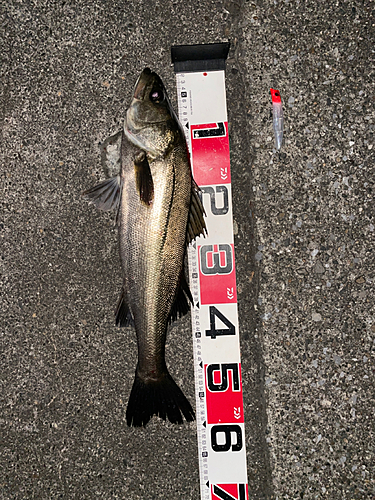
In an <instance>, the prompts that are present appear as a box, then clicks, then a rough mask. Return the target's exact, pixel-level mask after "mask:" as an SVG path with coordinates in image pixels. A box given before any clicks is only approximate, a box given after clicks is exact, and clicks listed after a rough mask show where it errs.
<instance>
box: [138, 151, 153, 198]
mask: <svg viewBox="0 0 375 500" xmlns="http://www.w3.org/2000/svg"><path fill="white" fill-rule="evenodd" d="M134 172H135V183H136V186H137V191H138V193H139V198H140V200H141V202H142V203H144V204H145V205H151V203H152V200H153V199H154V182H153V180H152V175H151V170H150V165H149V163H148V160H147V156H146V153H145V152H144V151H141V152H140V153H139V154H137V156H136V157H135V160H134Z"/></svg>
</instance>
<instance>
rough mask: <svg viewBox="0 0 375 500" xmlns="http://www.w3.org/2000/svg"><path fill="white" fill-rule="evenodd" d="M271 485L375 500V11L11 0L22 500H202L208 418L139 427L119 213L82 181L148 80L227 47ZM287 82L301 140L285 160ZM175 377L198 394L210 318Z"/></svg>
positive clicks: (13, 351)
mask: <svg viewBox="0 0 375 500" xmlns="http://www.w3.org/2000/svg"><path fill="white" fill-rule="evenodd" d="M227 40H229V41H230V42H231V50H230V54H229V59H228V62H227V73H226V75H227V77H226V83H227V98H228V114H229V125H230V140H231V168H232V189H233V198H234V199H233V212H234V220H235V232H236V235H235V250H236V266H237V285H238V301H239V319H240V331H241V354H242V375H243V385H244V403H245V419H246V445H247V459H248V474H249V492H250V498H252V499H259V500H260V499H279V500H283V499H301V498H303V499H328V498H329V499H340V500H341V499H348V500H349V499H350V500H351V499H371V498H375V475H374V463H375V460H374V458H375V457H374V388H373V385H374V384H373V382H374V369H375V366H374V348H375V346H374V336H375V318H374V298H373V295H374V292H373V281H374V278H375V277H374V257H373V247H374V239H375V238H374V229H375V223H374V218H373V216H374V207H373V196H374V189H375V188H374V166H373V165H374V140H373V139H374V118H375V116H374V95H375V93H374V77H375V72H374V2H373V1H370V0H367V1H366V0H365V1H337V2H335V1H328V2H312V1H310V2H304V1H298V0H296V1H292V0H290V1H269V0H264V1H261V0H258V1H249V2H247V1H246V2H243V1H238V2H229V1H225V2H221V1H209V0H203V1H202V2H199V3H195V2H194V3H193V2H188V3H186V2H182V1H174V2H172V1H163V2H158V1H154V0H149V1H148V2H135V1H129V2H106V1H103V2H97V3H94V2H79V1H78V2H69V1H67V2H51V1H48V2H47V1H45V2H42V1H31V0H29V1H16V0H13V1H10V2H4V1H3V2H1V45H0V54H1V69H0V71H1V86H0V106H1V112H0V119H1V133H2V138H1V167H0V177H1V197H0V204H1V209H0V237H1V246H0V250H1V252H0V256H1V259H0V269H1V311H2V315H1V323H0V343H1V351H0V352H1V364H0V383H1V392H0V470H1V474H0V497H1V498H2V499H33V498H35V499H54V498H64V499H65V498H66V499H86V498H87V499H90V498H103V499H112V498H120V499H123V498H128V499H131V500H137V499H143V500H152V499H176V500H177V499H184V500H188V499H194V500H195V499H199V476H198V460H197V443H196V429H195V424H194V423H192V424H185V425H183V426H173V425H172V424H169V423H164V422H162V421H161V420H160V419H156V418H154V419H153V420H152V421H151V422H150V423H149V424H148V426H147V427H146V429H129V428H128V427H127V426H126V422H125V410H126V404H127V398H128V395H129V393H130V389H131V385H132V382H133V375H134V368H135V363H136V339H135V334H134V332H132V331H130V330H124V329H118V328H116V326H115V325H114V317H113V311H114V307H115V305H116V302H117V299H118V295H119V292H120V287H121V274H120V262H119V257H118V248H117V234H116V228H115V226H114V220H113V216H112V215H111V214H106V213H100V212H98V211H96V210H95V209H94V207H92V206H89V205H87V204H86V203H85V202H84V201H83V200H82V199H81V196H80V193H81V191H83V190H84V189H87V188H88V187H90V186H92V185H93V184H95V183H96V182H97V181H99V180H101V179H103V178H104V177H105V173H106V172H105V171H104V170H103V166H102V164H101V149H100V146H101V144H103V141H104V140H105V139H106V138H107V137H108V136H110V135H111V134H113V133H114V132H116V131H117V130H119V129H120V128H121V126H122V121H123V118H124V113H125V110H126V108H127V105H128V104H129V102H130V97H131V91H132V88H133V85H134V82H135V80H136V78H137V76H138V74H139V73H140V71H141V70H142V69H143V68H144V67H145V66H149V67H151V68H152V69H153V70H155V71H157V72H158V73H159V74H160V76H161V77H162V79H163V80H164V83H165V84H166V86H167V88H168V89H169V94H170V97H171V98H172V100H173V102H174V103H176V99H175V77H174V73H173V69H172V67H171V65H170V47H171V45H173V44H196V43H211V42H221V41H227ZM270 87H275V88H278V89H279V90H280V92H281V96H282V100H283V105H284V116H285V132H284V137H285V141H284V144H283V147H282V150H281V152H280V153H277V152H276V151H275V150H274V145H273V133H272V117H271V101H270V94H269V89H270ZM167 356H168V357H167V359H168V364H169V366H170V370H171V372H172V374H173V376H174V378H175V379H176V381H177V382H178V384H179V385H180V386H181V387H182V388H183V390H184V392H185V394H186V395H187V396H188V397H189V399H190V401H194V385H193V364H192V342H191V330H190V317H186V318H184V319H182V320H180V321H179V322H177V323H175V324H174V325H173V327H172V328H171V329H170V332H169V337H168V345H167Z"/></svg>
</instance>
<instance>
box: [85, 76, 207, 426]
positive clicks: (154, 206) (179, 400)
mask: <svg viewBox="0 0 375 500" xmlns="http://www.w3.org/2000/svg"><path fill="white" fill-rule="evenodd" d="M119 144H120V146H119V154H120V156H121V158H120V160H121V172H120V174H119V175H116V176H114V177H113V178H111V179H108V180H106V181H104V182H102V183H100V184H99V185H98V186H95V187H94V188H92V189H89V190H88V191H86V192H85V193H83V194H84V195H85V197H86V198H88V199H89V200H90V201H91V202H93V203H94V204H95V205H96V206H97V207H98V208H100V209H102V210H110V209H112V208H115V209H117V222H118V229H119V242H120V257H121V263H122V269H123V273H124V281H123V289H122V292H121V296H120V300H119V302H118V305H117V309H116V324H117V325H119V326H128V325H134V326H135V330H136V333H137V343H138V364H137V368H136V372H135V380H134V384H133V388H132V391H131V394H130V398H129V402H128V407H127V411H126V420H127V423H128V425H129V426H131V425H133V426H145V425H146V424H147V422H148V421H149V420H150V419H151V417H152V416H153V415H158V416H159V417H161V418H162V419H164V420H165V419H166V417H168V419H169V420H170V421H171V422H172V423H182V422H183V418H182V415H183V416H184V417H185V419H186V420H187V421H192V420H194V411H193V409H192V407H191V405H190V403H189V401H188V400H187V399H186V397H185V396H184V394H183V393H182V391H181V389H180V388H179V387H178V386H177V384H176V383H175V382H174V380H173V378H172V377H171V375H170V374H169V372H168V369H167V366H166V362H165V341H166V333H167V326H168V323H170V322H171V321H174V320H175V319H177V318H178V317H180V316H182V315H184V314H186V313H187V312H188V311H189V302H192V300H193V299H192V296H191V293H190V290H189V287H188V284H187V281H186V277H185V274H184V257H185V253H186V248H187V245H188V244H189V243H190V242H191V241H192V240H194V239H195V238H196V237H197V236H199V235H201V234H203V235H204V234H206V232H207V230H206V225H205V221H204V209H203V205H202V202H201V199H200V197H199V188H198V186H197V185H196V183H195V182H194V180H193V178H192V175H191V169H190V162H189V153H188V150H187V146H186V141H185V136H184V133H183V130H182V128H181V125H180V123H179V121H178V119H177V117H176V114H175V112H174V111H173V109H172V106H171V103H170V101H169V99H168V96H167V93H166V90H165V87H164V85H163V83H162V81H161V79H160V78H159V76H158V75H157V74H156V73H154V72H151V70H150V69H148V68H146V69H144V70H143V72H142V73H141V75H140V77H139V79H138V81H137V83H136V85H135V89H134V95H133V100H132V102H131V105H130V107H129V109H128V110H127V114H126V119H125V123H124V130H123V132H122V135H121V140H120V141H119Z"/></svg>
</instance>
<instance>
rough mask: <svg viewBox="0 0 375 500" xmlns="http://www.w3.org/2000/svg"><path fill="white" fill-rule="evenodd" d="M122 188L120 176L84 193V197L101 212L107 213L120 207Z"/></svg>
mask: <svg viewBox="0 0 375 500" xmlns="http://www.w3.org/2000/svg"><path fill="white" fill-rule="evenodd" d="M121 188H122V185H121V180H120V176H119V175H116V176H115V177H112V178H111V179H107V180H106V181H104V182H101V183H100V184H98V185H97V186H94V187H93V188H91V189H88V190H87V191H84V192H83V193H82V196H84V197H85V198H86V199H87V200H89V201H91V203H93V204H94V205H95V206H96V207H97V208H99V209H100V210H104V211H107V210H111V209H112V208H117V207H118V204H119V201H120V198H121Z"/></svg>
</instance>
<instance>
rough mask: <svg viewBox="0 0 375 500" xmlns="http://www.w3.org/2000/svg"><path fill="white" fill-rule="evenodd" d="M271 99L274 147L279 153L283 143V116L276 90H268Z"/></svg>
mask: <svg viewBox="0 0 375 500" xmlns="http://www.w3.org/2000/svg"><path fill="white" fill-rule="evenodd" d="M270 91H271V97H272V113H273V131H274V133H275V147H276V149H277V150H278V151H279V150H280V149H281V143H282V142H283V132H284V115H283V105H282V104H281V97H280V92H279V91H278V90H276V89H270Z"/></svg>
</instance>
